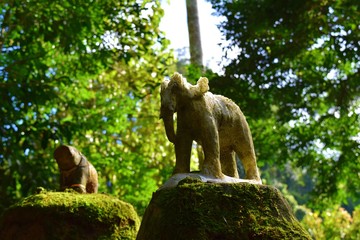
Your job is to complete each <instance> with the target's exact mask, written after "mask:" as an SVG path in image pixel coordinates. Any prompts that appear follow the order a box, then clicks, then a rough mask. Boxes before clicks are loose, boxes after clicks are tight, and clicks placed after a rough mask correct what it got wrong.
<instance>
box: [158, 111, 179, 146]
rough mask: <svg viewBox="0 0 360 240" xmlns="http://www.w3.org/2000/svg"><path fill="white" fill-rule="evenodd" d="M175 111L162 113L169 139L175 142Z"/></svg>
mask: <svg viewBox="0 0 360 240" xmlns="http://www.w3.org/2000/svg"><path fill="white" fill-rule="evenodd" d="M173 114H174V113H173V112H170V113H166V114H161V118H162V119H163V121H164V126H165V131H166V136H167V138H168V139H169V141H170V142H172V143H175V137H176V134H175V130H174V118H173Z"/></svg>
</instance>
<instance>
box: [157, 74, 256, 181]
mask: <svg viewBox="0 0 360 240" xmlns="http://www.w3.org/2000/svg"><path fill="white" fill-rule="evenodd" d="M175 112H177V126H176V132H175V129H174V117H173V114H174V113H175ZM160 118H162V119H163V121H164V126H165V131H166V135H167V138H168V139H169V141H170V142H172V143H174V145H175V154H176V165H175V169H174V172H173V174H176V173H188V172H190V155H191V149H192V142H193V140H195V141H197V142H198V143H199V144H200V145H201V146H202V148H203V152H204V157H205V158H204V163H203V167H202V169H200V171H201V173H203V174H205V175H209V176H211V177H215V178H220V179H221V178H224V174H225V175H227V176H230V177H235V178H239V174H238V171H237V166H236V160H235V153H236V154H237V155H238V156H239V157H240V160H241V162H242V164H243V167H244V170H245V174H246V178H247V179H253V180H257V181H258V182H259V183H261V179H260V175H259V171H258V168H257V164H256V157H255V151H254V146H253V141H252V137H251V133H250V129H249V126H248V123H247V121H246V118H245V116H244V114H243V113H242V112H241V110H240V108H239V107H238V106H237V105H236V104H235V103H234V102H233V101H231V100H230V99H228V98H226V97H224V96H220V95H214V94H212V93H210V92H209V84H208V79H207V78H205V77H201V78H200V79H199V80H198V81H197V84H196V85H192V84H190V83H188V82H187V81H186V79H185V78H183V77H182V75H181V74H179V73H175V74H174V75H173V76H172V77H171V79H170V80H164V81H163V82H162V84H161V109H160Z"/></svg>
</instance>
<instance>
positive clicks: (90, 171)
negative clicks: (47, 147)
mask: <svg viewBox="0 0 360 240" xmlns="http://www.w3.org/2000/svg"><path fill="white" fill-rule="evenodd" d="M54 158H55V160H56V162H57V164H58V167H59V170H60V190H61V191H64V190H65V189H67V188H72V189H74V190H75V191H77V192H79V193H97V191H98V174H97V172H96V169H95V168H94V166H93V165H92V164H91V163H90V162H89V161H88V160H87V158H86V157H85V156H84V155H83V154H82V153H81V152H80V151H79V150H77V149H76V148H74V147H72V146H67V145H61V146H59V147H57V148H56V149H55V151H54Z"/></svg>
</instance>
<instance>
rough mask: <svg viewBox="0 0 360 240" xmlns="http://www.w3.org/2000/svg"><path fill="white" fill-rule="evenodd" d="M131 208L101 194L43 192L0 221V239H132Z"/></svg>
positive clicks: (134, 217) (135, 219)
mask: <svg viewBox="0 0 360 240" xmlns="http://www.w3.org/2000/svg"><path fill="white" fill-rule="evenodd" d="M139 225H140V220H139V217H138V215H137V213H136V212H135V210H134V208H133V206H132V205H130V204H128V203H125V202H123V201H120V200H119V199H117V198H114V197H111V196H108V195H105V194H79V193H76V192H46V191H42V192H40V193H39V194H36V195H32V196H30V197H27V198H25V199H24V200H22V201H21V202H19V203H17V204H15V205H13V206H12V207H11V208H9V209H8V210H7V211H6V212H5V213H4V215H3V216H2V218H1V219H0V239H2V240H10V239H11V240H12V239H17V240H29V239H36V240H42V239H44V240H45V239H46V240H47V239H48V240H53V239H64V240H65V239H66V240H67V239H74V240H77V239H87V240H88V239H135V237H136V234H137V231H138V229H139Z"/></svg>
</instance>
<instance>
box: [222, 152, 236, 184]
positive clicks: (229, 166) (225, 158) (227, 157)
mask: <svg viewBox="0 0 360 240" xmlns="http://www.w3.org/2000/svg"><path fill="white" fill-rule="evenodd" d="M220 162H221V171H222V173H223V174H225V175H227V176H229V177H234V178H239V173H238V170H237V166H236V160H235V152H234V151H232V150H231V149H230V148H227V149H222V148H221V149H220Z"/></svg>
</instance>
